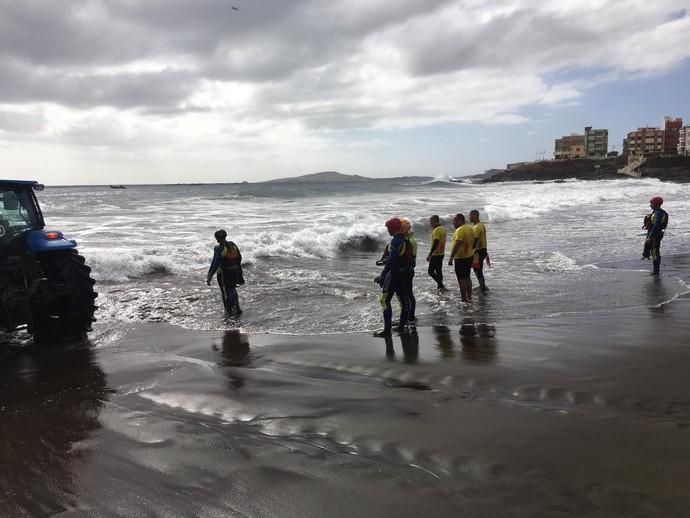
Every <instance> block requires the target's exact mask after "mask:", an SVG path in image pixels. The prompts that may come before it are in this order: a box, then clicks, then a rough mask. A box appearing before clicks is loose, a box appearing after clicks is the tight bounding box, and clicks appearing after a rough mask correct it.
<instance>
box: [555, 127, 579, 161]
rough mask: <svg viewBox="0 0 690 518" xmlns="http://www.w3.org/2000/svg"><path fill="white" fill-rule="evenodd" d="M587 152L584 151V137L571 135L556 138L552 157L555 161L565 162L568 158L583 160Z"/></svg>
mask: <svg viewBox="0 0 690 518" xmlns="http://www.w3.org/2000/svg"><path fill="white" fill-rule="evenodd" d="M586 156H587V152H586V149H585V136H584V135H578V134H576V133H573V134H571V135H566V136H564V137H561V138H557V139H556V142H555V147H554V152H553V157H554V158H555V159H556V160H566V159H569V158H585V157H586Z"/></svg>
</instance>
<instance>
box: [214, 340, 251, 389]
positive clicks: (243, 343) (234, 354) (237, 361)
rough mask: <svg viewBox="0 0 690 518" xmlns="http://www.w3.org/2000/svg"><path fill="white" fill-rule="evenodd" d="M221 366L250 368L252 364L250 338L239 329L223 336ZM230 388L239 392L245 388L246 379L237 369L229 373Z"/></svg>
mask: <svg viewBox="0 0 690 518" xmlns="http://www.w3.org/2000/svg"><path fill="white" fill-rule="evenodd" d="M221 354H222V355H223V361H222V362H221V365H223V366H226V367H248V366H249V365H250V364H251V362H252V359H251V355H250V351H249V336H248V335H246V334H244V333H241V332H240V330H239V329H230V330H228V331H226V332H225V334H224V335H223V343H222V349H221ZM227 376H228V378H229V384H230V388H231V389H233V390H238V389H240V388H242V387H243V386H244V377H243V376H241V375H240V374H239V372H238V370H237V369H230V370H229V371H228V373H227Z"/></svg>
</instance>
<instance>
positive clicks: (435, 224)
mask: <svg viewBox="0 0 690 518" xmlns="http://www.w3.org/2000/svg"><path fill="white" fill-rule="evenodd" d="M429 225H431V229H432V230H431V248H430V250H429V255H427V256H426V260H427V262H428V263H429V270H428V272H427V273H428V274H429V277H431V278H432V279H434V280H435V281H436V288H437V289H439V290H445V289H446V287H445V286H444V285H443V256H444V254H445V253H446V228H445V227H444V226H443V225H441V220H440V219H439V217H438V216H437V215H435V214H434V215H433V216H431V217H430V218H429Z"/></svg>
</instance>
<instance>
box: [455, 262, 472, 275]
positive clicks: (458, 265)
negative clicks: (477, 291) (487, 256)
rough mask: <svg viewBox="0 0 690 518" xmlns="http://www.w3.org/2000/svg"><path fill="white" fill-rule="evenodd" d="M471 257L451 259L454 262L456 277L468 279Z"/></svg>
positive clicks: (470, 269)
mask: <svg viewBox="0 0 690 518" xmlns="http://www.w3.org/2000/svg"><path fill="white" fill-rule="evenodd" d="M472 259H473V258H472V257H465V258H463V259H453V262H454V263H455V275H457V277H458V279H469V278H470V272H471V271H472Z"/></svg>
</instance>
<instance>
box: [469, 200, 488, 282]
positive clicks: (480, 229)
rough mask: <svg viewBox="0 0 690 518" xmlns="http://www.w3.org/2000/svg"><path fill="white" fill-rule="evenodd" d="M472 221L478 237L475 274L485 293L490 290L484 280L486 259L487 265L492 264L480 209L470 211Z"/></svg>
mask: <svg viewBox="0 0 690 518" xmlns="http://www.w3.org/2000/svg"><path fill="white" fill-rule="evenodd" d="M470 222H472V224H473V225H474V235H475V237H476V239H477V243H476V247H475V248H476V252H475V253H476V254H477V261H475V264H474V274H475V275H476V276H477V280H478V281H479V288H480V289H481V290H482V293H484V292H487V291H489V288H488V287H487V286H486V281H485V280H484V261H486V264H487V265H491V263H490V259H489V252H488V251H487V248H486V227H485V226H484V223H482V222H481V221H479V211H478V210H472V211H470ZM477 265H478V266H477Z"/></svg>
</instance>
